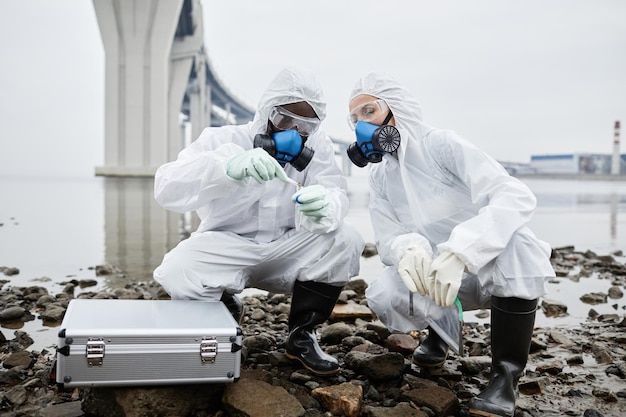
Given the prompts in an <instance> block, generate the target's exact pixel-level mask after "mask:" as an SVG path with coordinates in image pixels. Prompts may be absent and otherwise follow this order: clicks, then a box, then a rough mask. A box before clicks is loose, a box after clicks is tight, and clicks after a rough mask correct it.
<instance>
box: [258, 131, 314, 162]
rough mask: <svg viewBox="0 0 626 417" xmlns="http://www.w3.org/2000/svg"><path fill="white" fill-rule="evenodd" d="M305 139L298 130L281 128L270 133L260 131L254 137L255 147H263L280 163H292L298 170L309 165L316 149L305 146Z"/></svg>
mask: <svg viewBox="0 0 626 417" xmlns="http://www.w3.org/2000/svg"><path fill="white" fill-rule="evenodd" d="M304 142H305V141H304V139H302V136H300V134H299V133H298V131H297V130H281V131H279V132H274V133H271V134H269V135H267V134H263V133H259V134H257V135H256V136H255V137H254V147H255V148H262V149H263V150H265V151H266V152H267V153H269V154H270V155H272V156H273V157H274V158H276V160H277V161H278V163H279V164H281V165H282V166H285V165H286V164H291V166H292V167H294V168H295V169H297V170H298V171H302V170H303V169H304V168H306V167H307V165H309V162H311V159H313V154H314V153H315V151H314V150H313V149H311V148H308V147H306V146H304Z"/></svg>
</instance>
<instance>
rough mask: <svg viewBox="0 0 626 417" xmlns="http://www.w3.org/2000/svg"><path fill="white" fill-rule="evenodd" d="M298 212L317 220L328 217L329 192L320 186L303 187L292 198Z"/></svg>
mask: <svg viewBox="0 0 626 417" xmlns="http://www.w3.org/2000/svg"><path fill="white" fill-rule="evenodd" d="M291 201H293V202H294V203H296V207H298V210H300V211H301V212H302V214H304V215H305V216H308V217H311V218H314V219H316V220H319V219H322V218H324V217H326V216H328V204H329V202H328V190H327V189H326V188H325V187H323V186H321V185H319V184H315V185H309V186H307V187H303V188H301V189H300V190H298V192H296V193H295V194H294V195H292V196H291Z"/></svg>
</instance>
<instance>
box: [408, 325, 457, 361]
mask: <svg viewBox="0 0 626 417" xmlns="http://www.w3.org/2000/svg"><path fill="white" fill-rule="evenodd" d="M448 350H449V347H448V344H447V343H446V342H444V341H443V339H442V338H441V337H439V335H438V334H437V332H436V331H434V330H433V329H432V328H431V327H429V328H428V336H427V337H426V339H424V341H423V342H422V344H421V345H419V346H418V348H417V349H415V352H413V363H415V364H416V365H418V366H420V367H422V368H437V367H439V366H441V365H443V363H444V362H445V361H446V359H447V358H448Z"/></svg>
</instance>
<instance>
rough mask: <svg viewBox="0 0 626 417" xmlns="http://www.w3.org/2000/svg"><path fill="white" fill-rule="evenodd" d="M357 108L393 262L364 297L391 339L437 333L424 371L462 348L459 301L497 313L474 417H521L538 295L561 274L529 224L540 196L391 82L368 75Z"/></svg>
mask: <svg viewBox="0 0 626 417" xmlns="http://www.w3.org/2000/svg"><path fill="white" fill-rule="evenodd" d="M349 111H350V113H349V123H350V124H351V126H352V127H353V129H354V130H355V133H356V138H357V139H356V142H355V143H353V144H352V145H350V147H349V148H348V156H349V157H350V159H351V160H352V162H353V163H354V164H356V165H357V166H360V167H364V166H366V165H367V164H369V163H372V164H370V166H369V169H370V172H369V182H370V205H369V210H370V217H371V221H372V226H373V228H374V233H375V237H376V244H377V246H378V250H379V255H380V257H381V260H382V262H383V263H384V264H385V265H387V267H386V268H385V272H384V275H385V276H384V277H381V278H380V279H377V280H374V281H373V282H372V283H371V284H370V286H369V287H368V289H367V291H366V296H367V299H368V303H369V306H370V307H371V308H372V310H373V311H374V312H375V313H376V314H377V315H378V317H379V318H380V319H381V321H382V322H383V323H385V325H387V327H389V328H390V330H392V331H397V332H408V331H412V330H421V329H424V328H428V329H429V331H428V337H427V338H426V339H425V340H424V342H423V343H422V344H421V345H420V346H419V347H418V348H417V349H416V351H415V352H414V354H413V361H414V363H416V364H417V365H419V366H421V367H434V366H440V365H441V364H443V363H444V361H445V360H446V358H447V354H448V349H449V346H454V347H456V349H463V346H460V343H459V338H457V337H456V336H458V335H460V329H459V311H458V310H457V308H456V303H457V302H458V301H457V297H458V300H460V303H461V304H462V307H463V309H465V310H473V309H477V308H491V351H492V375H491V381H490V384H489V386H488V387H487V388H486V389H485V390H484V391H482V392H481V393H480V394H479V395H478V396H477V397H475V398H473V399H472V400H471V401H470V404H469V408H470V413H471V414H472V415H478V416H513V414H514V411H515V400H516V395H517V383H518V380H519V378H520V376H521V375H522V373H523V371H524V368H525V366H526V363H527V360H528V353H529V349H530V341H531V337H532V333H533V327H534V320H535V310H536V307H537V299H538V297H541V296H542V295H544V294H545V281H546V279H547V278H548V277H553V276H554V275H555V274H554V270H553V268H552V266H551V264H550V253H551V248H550V247H549V245H548V244H547V243H545V242H543V241H540V240H538V239H537V238H536V237H535V235H534V234H533V233H532V231H531V230H530V229H529V228H528V227H527V226H526V225H527V224H528V222H529V220H530V218H531V216H532V214H533V212H534V210H535V207H536V198H535V196H534V195H533V194H532V192H531V191H530V190H529V189H528V188H527V187H526V185H524V184H523V183H522V182H521V181H519V180H517V179H516V178H513V177H511V176H510V175H509V174H508V173H507V172H506V170H505V169H504V168H503V167H502V166H501V165H500V164H499V163H498V162H496V161H495V160H494V159H492V158H491V157H489V156H488V155H486V154H485V153H484V152H482V151H480V150H479V149H478V148H476V147H475V146H474V145H473V144H471V143H470V142H468V141H467V140H465V139H464V138H462V137H460V136H458V135H457V134H455V133H454V132H452V131H446V130H440V129H435V128H433V127H430V126H428V125H426V124H424V123H423V122H422V116H421V109H420V105H419V103H418V102H417V101H416V99H415V98H414V97H413V96H412V95H411V94H410V93H409V92H408V91H407V90H406V89H405V88H404V87H402V86H401V85H399V84H398V83H397V82H396V81H395V80H393V79H392V78H390V77H389V76H388V75H386V74H380V73H371V74H369V75H367V76H365V77H364V78H362V79H360V80H359V81H358V82H357V83H356V85H355V87H354V90H353V91H352V94H351V96H350V102H349ZM455 326H456V335H454V334H455ZM453 335H454V336H453ZM455 344H456V345H455ZM461 353H462V352H461Z"/></svg>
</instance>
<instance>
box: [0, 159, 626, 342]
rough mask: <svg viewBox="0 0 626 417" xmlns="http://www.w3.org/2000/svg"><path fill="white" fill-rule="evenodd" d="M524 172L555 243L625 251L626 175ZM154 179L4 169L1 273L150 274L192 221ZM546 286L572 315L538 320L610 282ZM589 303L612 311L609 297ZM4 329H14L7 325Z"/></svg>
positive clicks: (358, 208)
mask: <svg viewBox="0 0 626 417" xmlns="http://www.w3.org/2000/svg"><path fill="white" fill-rule="evenodd" d="M348 181H349V187H350V202H351V207H350V211H349V213H348V218H347V221H349V222H350V223H352V224H354V225H357V226H358V227H359V230H361V232H362V234H363V237H364V238H365V241H366V242H374V236H373V231H372V228H371V225H370V222H369V216H368V213H367V202H368V188H367V178H366V170H363V169H361V170H359V169H353V170H352V175H351V176H350V177H348ZM523 181H524V182H525V183H526V184H527V185H528V186H529V187H530V188H531V189H532V190H533V192H535V194H536V196H537V200H538V209H537V211H536V214H535V216H534V218H533V220H532V221H531V224H530V226H531V228H532V229H533V230H534V232H535V234H536V235H537V236H538V237H539V238H541V239H543V240H545V241H547V242H548V243H550V244H551V245H552V247H560V246H566V245H574V246H575V248H576V250H579V251H585V250H593V251H595V252H596V253H598V254H599V255H606V254H610V253H614V252H615V251H618V250H625V251H626V181H624V182H621V181H612V182H602V181H575V180H546V179H524V180H523ZM152 185H153V181H152V179H145V178H135V179H119V178H101V177H93V178H91V177H90V178H54V177H52V178H24V177H14V178H10V177H4V178H0V224H1V225H0V266H7V267H16V268H19V269H20V274H19V275H16V276H13V277H6V276H4V275H0V279H2V280H4V281H7V282H6V283H4V285H5V286H9V285H12V286H20V287H22V286H31V285H41V286H45V287H46V288H48V290H49V291H50V292H51V293H53V294H56V293H58V292H61V291H62V289H63V287H64V286H65V285H64V284H63V282H64V281H67V280H69V279H86V278H96V277H95V272H94V270H93V267H94V266H96V265H100V264H112V265H115V266H117V267H119V268H120V269H121V270H122V271H124V273H125V274H124V277H121V278H120V277H113V278H111V277H97V280H98V283H99V284H98V286H97V287H91V288H85V289H84V290H83V291H94V290H99V289H111V288H119V287H123V286H124V285H125V284H126V283H127V282H130V281H134V282H137V281H148V280H151V279H152V270H153V269H154V268H155V267H156V266H158V264H159V263H160V262H161V259H162V256H163V254H164V253H165V252H166V251H167V250H169V249H170V248H172V247H173V246H175V245H176V243H177V242H179V241H180V239H181V236H184V232H185V228H186V229H187V231H189V230H192V229H193V227H194V225H195V222H194V218H193V217H191V216H186V217H184V216H180V215H178V214H175V213H169V212H167V211H165V210H163V209H161V208H160V207H159V206H157V205H156V203H155V202H154V199H153V197H152ZM619 260H620V261H622V262H623V261H624V259H623V258H621V257H620V258H619ZM381 270H382V266H381V264H380V262H379V259H378V257H373V258H369V259H362V262H361V275H360V277H361V278H363V279H365V280H366V281H369V280H371V279H372V278H374V277H376V276H378V275H379V274H380V272H381ZM548 286H549V291H550V294H549V297H550V298H553V299H557V300H561V301H564V302H566V303H567V304H568V307H569V313H570V315H569V316H568V317H566V318H559V319H555V318H546V317H544V316H543V315H541V314H539V315H538V317H537V325H540V326H559V325H571V324H573V323H577V322H580V321H583V320H585V318H586V317H587V313H588V311H589V309H590V308H591V306H588V305H585V304H583V303H581V302H580V301H579V300H578V299H579V297H580V296H581V295H582V294H584V293H587V292H599V291H602V292H606V291H607V290H608V288H609V286H610V283H609V282H608V281H606V280H597V279H594V278H593V277H591V278H588V279H582V280H581V281H580V282H578V283H574V282H571V281H569V280H568V279H559V280H558V283H551V284H549V285H548ZM5 288H6V287H5ZM80 291H81V290H79V289H77V293H78V292H80ZM244 295H245V294H244ZM613 304H614V303H613ZM618 304H619V306H620V307H619V311H618V312H623V307H624V306H623V304H624V301H623V299H622V300H618ZM593 308H594V309H596V310H597V311H599V312H600V313H614V312H616V311H615V310H614V309H613V308H612V307H611V306H610V305H609V304H607V305H599V306H593ZM466 320H468V321H475V320H478V321H480V319H476V318H475V316H474V315H473V314H472V313H467V314H466ZM0 330H1V331H2V332H3V333H4V334H5V336H7V337H8V338H11V335H12V332H13V330H12V329H6V328H2V329H0ZM23 330H25V331H28V332H29V334H31V336H32V337H33V338H34V339H35V340H36V344H37V345H38V346H35V347H32V348H33V349H37V348H39V349H41V348H42V347H44V346H50V345H52V344H54V343H56V332H55V331H54V329H52V328H49V327H45V326H42V325H41V321H40V320H38V319H37V320H34V321H33V322H29V323H26V324H25V325H24V327H23Z"/></svg>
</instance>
